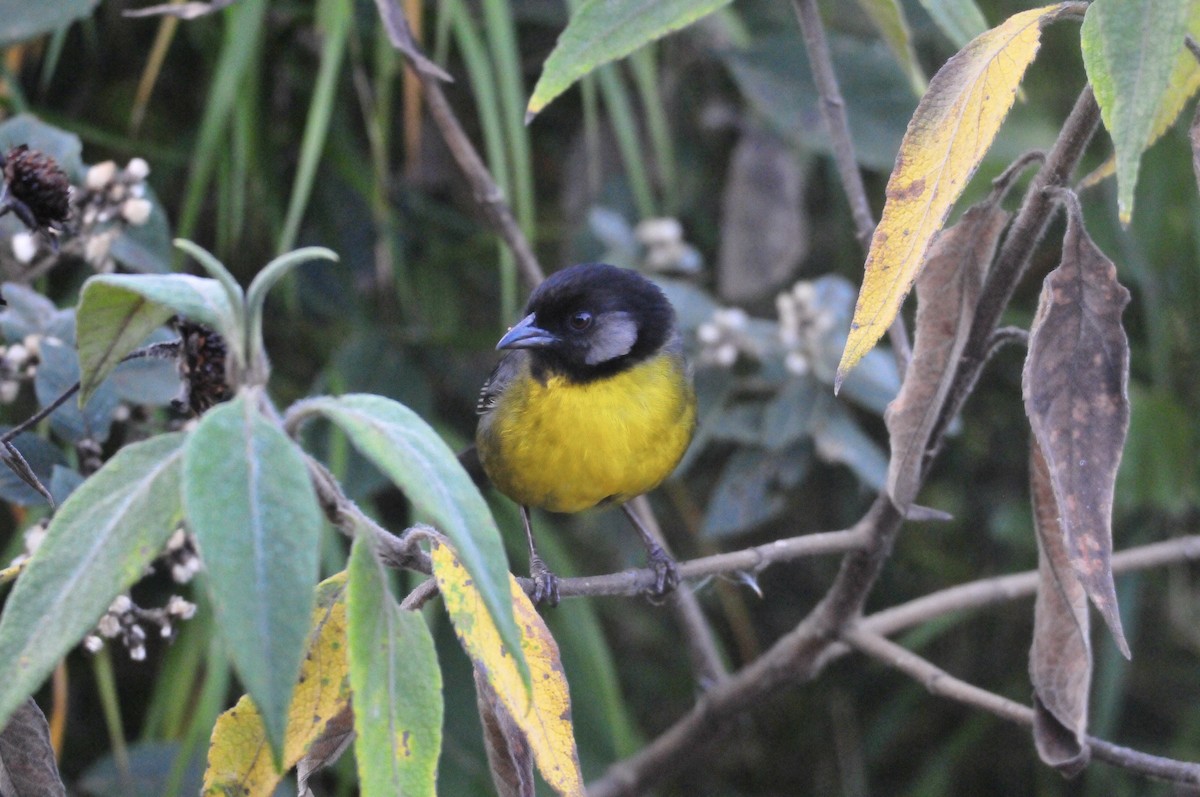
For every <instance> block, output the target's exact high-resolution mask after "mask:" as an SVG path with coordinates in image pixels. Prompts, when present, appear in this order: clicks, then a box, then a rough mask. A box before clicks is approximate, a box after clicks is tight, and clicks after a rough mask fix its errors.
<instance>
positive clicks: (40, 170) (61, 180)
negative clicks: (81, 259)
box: [0, 144, 71, 232]
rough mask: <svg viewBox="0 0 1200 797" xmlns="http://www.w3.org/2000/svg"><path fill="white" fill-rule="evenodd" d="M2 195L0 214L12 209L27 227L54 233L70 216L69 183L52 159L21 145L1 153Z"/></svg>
mask: <svg viewBox="0 0 1200 797" xmlns="http://www.w3.org/2000/svg"><path fill="white" fill-rule="evenodd" d="M3 163H4V182H5V190H6V195H5V197H4V201H3V203H0V214H3V213H6V212H8V211H10V210H11V211H12V212H14V213H16V214H17V217H18V218H19V219H21V221H22V222H23V223H24V224H25V226H26V227H28V228H30V229H31V230H41V231H43V232H50V231H54V232H57V231H59V230H61V229H62V225H63V223H64V222H66V220H67V218H68V217H69V216H70V215H71V182H70V181H69V180H68V179H67V175H66V173H65V172H64V171H63V170H62V169H61V168H60V167H59V165H58V163H56V162H55V160H54V158H51V157H50V156H49V155H47V154H45V153H44V152H41V151H39V150H36V149H30V148H29V147H28V146H26V145H25V144H21V145H19V146H16V147H13V148H12V149H10V150H9V151H8V152H7V153H6V154H5V155H4V161H3Z"/></svg>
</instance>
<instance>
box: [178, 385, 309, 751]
mask: <svg viewBox="0 0 1200 797" xmlns="http://www.w3.org/2000/svg"><path fill="white" fill-rule="evenodd" d="M183 503H184V510H185V513H186V516H187V522H188V525H189V526H190V527H191V529H192V531H193V532H194V533H195V534H196V540H197V542H198V543H199V545H200V551H201V555H202V557H203V559H204V565H205V568H206V569H207V571H208V582H209V586H210V589H211V597H212V602H213V610H214V614H215V616H216V620H217V627H218V628H219V629H220V632H221V635H222V637H224V640H225V644H226V649H228V650H229V651H230V655H231V657H232V658H233V664H234V668H235V669H236V670H237V673H238V676H239V677H240V678H241V680H242V683H243V684H244V685H245V686H246V691H247V692H249V694H250V697H251V698H252V699H253V700H254V703H255V705H256V706H257V708H258V710H259V713H260V714H261V715H262V718H263V725H264V726H265V727H266V731H267V738H268V739H269V740H270V741H271V745H272V749H273V750H274V751H275V755H276V761H278V760H279V755H280V749H281V747H282V745H283V736H284V728H285V726H286V722H287V710H288V706H289V705H290V703H291V695H292V687H293V686H294V684H295V682H296V677H297V675H298V674H299V672H300V660H301V658H302V657H303V655H304V646H305V642H306V639H307V636H308V626H309V615H310V614H311V612H312V604H313V585H315V584H316V583H317V549H318V547H319V541H320V533H321V527H322V522H323V521H322V516H321V510H320V506H319V505H318V504H317V496H316V492H315V491H314V489H313V486H312V481H311V479H310V478H309V473H308V468H307V466H306V464H305V462H304V458H303V455H302V454H301V452H300V450H299V449H298V448H297V447H296V445H295V444H294V443H293V442H292V441H291V440H290V439H288V437H287V435H285V434H284V433H283V430H282V429H280V428H279V427H278V426H277V425H276V424H274V423H273V422H271V421H270V420H268V419H267V418H266V417H265V416H264V415H263V414H262V413H261V412H259V410H258V409H257V407H256V406H255V402H254V397H253V394H250V395H249V396H247V395H241V396H239V397H237V398H235V399H233V400H232V401H230V402H228V403H225V404H222V405H220V406H217V407H215V408H213V409H212V410H209V411H208V412H207V413H205V415H204V417H203V418H202V419H201V421H200V424H199V425H198V426H197V427H196V429H195V431H194V432H192V435H191V437H190V438H189V439H188V444H187V447H186V449H185V450H184V461H183Z"/></svg>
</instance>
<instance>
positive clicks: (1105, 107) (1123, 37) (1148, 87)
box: [1080, 0, 1190, 224]
mask: <svg viewBox="0 0 1200 797" xmlns="http://www.w3.org/2000/svg"><path fill="white" fill-rule="evenodd" d="M1189 5H1190V0H1096V2H1094V3H1092V4H1091V5H1090V6H1088V9H1087V14H1086V15H1085V16H1084V18H1083V25H1082V27H1081V28H1080V43H1081V46H1082V50H1083V66H1084V68H1085V69H1086V70H1087V76H1088V80H1089V81H1091V84H1092V89H1093V90H1094V91H1095V92H1096V101H1097V102H1098V103H1099V104H1100V115H1101V117H1102V118H1103V119H1104V126H1105V127H1106V128H1108V132H1109V135H1111V136H1112V140H1113V147H1114V148H1115V149H1116V154H1117V212H1118V215H1119V216H1120V218H1121V222H1122V223H1123V224H1128V223H1129V221H1130V219H1131V218H1132V216H1133V199H1134V189H1135V188H1136V187H1137V178H1138V168H1139V167H1140V165H1141V160H1142V152H1143V151H1144V150H1145V149H1146V147H1147V146H1148V145H1149V143H1150V140H1151V135H1152V133H1153V129H1154V123H1155V117H1156V116H1157V113H1158V108H1159V104H1160V101H1161V99H1162V96H1163V93H1164V91H1165V90H1166V88H1167V85H1168V82H1169V80H1170V78H1171V72H1172V70H1173V69H1174V66H1175V61H1176V57H1177V56H1178V55H1179V51H1180V50H1181V49H1182V48H1183V37H1184V35H1185V34H1186V33H1187V23H1188V11H1189Z"/></svg>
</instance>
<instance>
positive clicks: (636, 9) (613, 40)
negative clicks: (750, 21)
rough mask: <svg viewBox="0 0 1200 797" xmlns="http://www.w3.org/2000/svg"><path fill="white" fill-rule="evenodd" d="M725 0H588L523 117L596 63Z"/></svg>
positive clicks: (682, 24) (564, 36)
mask: <svg viewBox="0 0 1200 797" xmlns="http://www.w3.org/2000/svg"><path fill="white" fill-rule="evenodd" d="M728 3H729V0H588V2H586V3H584V4H583V5H582V6H580V7H579V10H578V11H577V12H576V13H575V14H573V15H572V16H571V21H570V22H568V23H567V27H566V30H564V31H563V32H562V35H561V36H559V37H558V44H556V45H555V46H554V50H553V51H552V52H551V53H550V57H549V58H547V59H546V65H545V66H544V67H543V69H542V76H541V77H540V78H539V79H538V82H537V85H536V86H534V88H533V96H532V97H530V98H529V107H528V109H527V110H526V121H528V120H529V119H531V118H532V117H533V116H535V115H536V114H538V113H541V111H542V109H543V108H545V107H546V106H547V105H548V104H549V103H550V101H551V100H553V99H554V98H555V97H557V96H558V95H559V94H562V93H563V92H564V91H566V90H567V89H568V88H569V87H570V86H571V85H572V84H573V83H575V81H577V80H579V79H580V78H581V77H583V76H584V75H586V74H587V73H589V72H591V71H592V70H593V69H595V68H596V67H598V66H602V65H604V64H607V63H608V62H609V61H615V60H616V59H618V58H623V57H625V56H627V55H629V54H630V53H631V52H633V51H634V50H636V49H637V48H639V47H641V46H642V45H643V44H646V43H648V42H652V41H654V40H655V39H658V38H661V37H662V36H665V35H666V34H668V33H671V32H672V31H676V30H679V29H680V28H682V27H685V26H687V25H690V24H691V23H693V22H695V21H696V20H698V19H700V18H701V17H704V16H707V15H708V14H711V13H712V12H714V11H716V10H717V9H719V8H721V7H722V6H725V5H728Z"/></svg>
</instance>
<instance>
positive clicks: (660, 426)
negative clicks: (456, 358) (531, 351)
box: [476, 356, 696, 512]
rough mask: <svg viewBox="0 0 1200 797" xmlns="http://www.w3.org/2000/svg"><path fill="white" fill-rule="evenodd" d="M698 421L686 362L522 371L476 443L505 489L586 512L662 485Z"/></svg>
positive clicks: (524, 500) (540, 503) (519, 497)
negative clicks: (577, 374)
mask: <svg viewBox="0 0 1200 797" xmlns="http://www.w3.org/2000/svg"><path fill="white" fill-rule="evenodd" d="M695 426H696V400H695V394H694V393H693V391H692V386H691V384H690V382H689V380H688V378H687V375H686V373H685V371H684V366H683V363H682V361H681V360H680V359H679V358H677V357H673V356H659V357H654V358H652V359H650V360H647V361H646V362H644V363H640V364H638V365H636V366H634V367H633V368H630V369H629V370H627V371H623V372H621V373H620V374H617V375H615V376H612V377H608V378H605V379H599V380H596V381H593V382H588V383H586V384H575V383H572V382H569V381H568V380H566V379H565V378H563V377H559V376H552V377H550V378H549V379H547V380H546V382H545V383H544V384H543V383H542V382H539V381H538V380H536V379H533V378H532V377H530V376H529V375H528V373H525V374H522V375H521V376H519V377H517V378H516V379H514V380H513V381H512V383H511V384H510V385H509V386H508V387H507V389H506V390H505V391H504V394H503V396H502V397H501V398H500V400H499V401H498V402H497V405H496V407H495V409H493V410H492V411H491V412H490V413H489V414H488V416H485V418H483V419H482V422H481V423H480V425H479V431H478V434H477V438H476V442H477V444H478V448H479V456H480V460H481V461H482V462H483V467H484V470H485V471H487V474H488V477H489V478H490V479H491V480H492V482H493V483H494V484H495V485H496V487H497V488H498V489H499V490H500V491H501V492H502V493H504V494H505V495H507V496H509V497H510V498H512V499H513V500H514V501H517V502H519V503H521V504H525V505H526V506H535V507H540V508H543V509H548V510H550V511H552V512H578V511H581V510H583V509H588V508H589V507H593V506H595V505H596V504H598V503H600V502H602V501H604V500H606V499H611V500H613V501H616V502H618V503H620V502H623V501H628V500H629V499H631V498H633V497H635V496H638V495H641V494H642V493H645V492H649V491H650V490H652V489H654V488H655V487H657V486H658V485H659V483H661V482H662V481H663V480H664V479H665V478H667V476H669V475H670V474H671V471H673V470H674V469H675V466H676V465H677V464H679V460H680V458H681V457H682V456H683V452H684V451H685V450H686V449H687V446H688V443H689V442H691V439H692V433H693V432H694V431H695Z"/></svg>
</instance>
